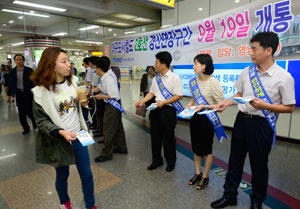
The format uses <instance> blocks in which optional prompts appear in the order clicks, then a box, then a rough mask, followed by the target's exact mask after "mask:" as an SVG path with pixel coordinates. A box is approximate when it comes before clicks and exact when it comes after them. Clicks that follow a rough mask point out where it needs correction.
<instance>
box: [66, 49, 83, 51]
mask: <svg viewBox="0 0 300 209" xmlns="http://www.w3.org/2000/svg"><path fill="white" fill-rule="evenodd" d="M64 50H66V51H78V52H79V51H80V49H64Z"/></svg>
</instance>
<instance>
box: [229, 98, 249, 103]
mask: <svg viewBox="0 0 300 209" xmlns="http://www.w3.org/2000/svg"><path fill="white" fill-rule="evenodd" d="M231 99H232V101H234V102H236V103H240V104H247V103H248V102H250V101H251V100H252V99H249V98H244V97H232V98H231Z"/></svg>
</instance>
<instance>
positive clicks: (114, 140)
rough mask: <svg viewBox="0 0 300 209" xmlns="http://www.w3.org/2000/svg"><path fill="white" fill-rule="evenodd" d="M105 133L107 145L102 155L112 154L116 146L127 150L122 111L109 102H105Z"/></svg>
mask: <svg viewBox="0 0 300 209" xmlns="http://www.w3.org/2000/svg"><path fill="white" fill-rule="evenodd" d="M118 102H120V101H118ZM103 135H104V145H105V147H104V148H103V149H102V151H101V154H100V155H101V156H111V155H112V154H113V150H114V148H118V149H120V150H123V151H127V145H126V138H125V131H124V127H123V123H122V113H121V112H120V111H119V110H118V109H117V108H115V107H113V106H112V105H110V104H107V103H105V111H104V118H103Z"/></svg>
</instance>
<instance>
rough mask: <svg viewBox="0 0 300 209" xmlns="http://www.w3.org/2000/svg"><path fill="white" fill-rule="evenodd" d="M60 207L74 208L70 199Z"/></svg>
mask: <svg viewBox="0 0 300 209" xmlns="http://www.w3.org/2000/svg"><path fill="white" fill-rule="evenodd" d="M59 209H72V206H71V202H70V200H69V201H68V202H66V203H64V204H62V205H60V206H59Z"/></svg>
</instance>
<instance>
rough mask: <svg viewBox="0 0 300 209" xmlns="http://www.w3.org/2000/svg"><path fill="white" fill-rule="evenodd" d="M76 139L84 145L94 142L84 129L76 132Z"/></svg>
mask: <svg viewBox="0 0 300 209" xmlns="http://www.w3.org/2000/svg"><path fill="white" fill-rule="evenodd" d="M77 139H78V140H79V141H80V143H81V144H82V146H84V147H85V146H87V145H90V144H94V143H95V141H94V139H93V138H92V137H91V135H90V134H89V133H88V132H86V131H84V130H82V131H80V132H79V133H77Z"/></svg>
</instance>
